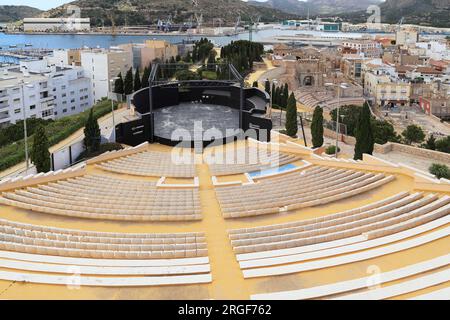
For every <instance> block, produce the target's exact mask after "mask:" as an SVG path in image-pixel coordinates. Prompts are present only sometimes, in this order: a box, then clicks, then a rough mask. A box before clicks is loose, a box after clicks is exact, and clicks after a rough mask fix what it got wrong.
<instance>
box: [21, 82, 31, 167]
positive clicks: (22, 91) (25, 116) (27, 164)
mask: <svg viewBox="0 0 450 320" xmlns="http://www.w3.org/2000/svg"><path fill="white" fill-rule="evenodd" d="M19 84H20V85H21V93H22V112H23V135H24V142H25V166H26V167H25V175H28V170H29V169H30V160H29V155H28V130H27V113H26V107H25V87H28V88H33V87H34V86H33V85H30V84H28V83H25V81H24V80H23V79H22V80H20V81H19Z"/></svg>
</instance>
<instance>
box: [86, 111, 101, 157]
mask: <svg viewBox="0 0 450 320" xmlns="http://www.w3.org/2000/svg"><path fill="white" fill-rule="evenodd" d="M100 142H101V132H100V127H99V125H98V122H97V120H96V119H95V118H94V108H92V109H91V111H90V112H89V117H88V118H87V121H86V125H85V127H84V147H85V148H86V151H87V152H88V153H92V152H96V151H98V150H99V149H100Z"/></svg>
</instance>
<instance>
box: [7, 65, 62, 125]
mask: <svg viewBox="0 0 450 320" xmlns="http://www.w3.org/2000/svg"><path fill="white" fill-rule="evenodd" d="M50 91H51V90H50V88H49V83H48V78H47V77H46V76H44V75H41V74H29V73H22V72H21V71H20V69H19V68H14V69H10V70H4V71H3V72H2V74H1V76H0V127H4V126H7V125H9V124H15V123H16V122H17V121H19V120H23V119H24V117H27V118H42V119H45V120H48V119H54V102H53V101H54V99H53V96H52V95H51V94H50Z"/></svg>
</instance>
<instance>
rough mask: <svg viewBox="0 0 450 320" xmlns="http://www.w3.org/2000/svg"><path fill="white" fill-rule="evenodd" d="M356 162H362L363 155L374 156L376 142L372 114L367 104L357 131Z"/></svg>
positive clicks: (360, 117)
mask: <svg viewBox="0 0 450 320" xmlns="http://www.w3.org/2000/svg"><path fill="white" fill-rule="evenodd" d="M355 138H356V146H355V160H362V159H363V154H364V153H366V154H372V153H373V148H374V145H375V140H374V137H373V133H372V125H371V114H370V109H369V105H368V104H367V102H366V103H365V104H364V107H363V109H362V112H361V114H360V116H359V120H358V123H357V125H356V130H355Z"/></svg>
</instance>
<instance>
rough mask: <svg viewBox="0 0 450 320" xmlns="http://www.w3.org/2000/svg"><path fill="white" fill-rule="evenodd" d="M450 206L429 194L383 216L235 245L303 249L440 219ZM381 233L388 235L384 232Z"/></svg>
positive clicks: (357, 217)
mask: <svg viewBox="0 0 450 320" xmlns="http://www.w3.org/2000/svg"><path fill="white" fill-rule="evenodd" d="M409 199H413V198H412V197H411V198H409ZM449 203H450V197H447V196H445V197H444V198H442V199H440V200H438V197H437V196H436V195H428V196H426V197H425V198H423V199H418V200H415V201H414V200H413V201H412V202H411V203H405V204H404V205H403V206H401V207H399V208H396V209H393V210H388V211H386V212H382V213H379V212H376V211H375V212H374V211H371V212H364V213H359V214H355V215H352V216H350V217H346V218H341V219H336V220H331V221H328V222H327V223H321V224H312V225H308V226H304V227H294V228H287V229H282V230H276V231H269V232H268V235H267V236H265V235H264V234H253V237H252V238H249V239H241V240H232V241H231V244H232V245H233V247H234V248H235V249H236V251H237V252H239V253H241V251H244V250H252V249H253V250H255V251H262V250H258V248H267V246H277V245H279V244H281V243H283V242H284V243H292V244H293V243H295V245H296V246H301V245H307V244H315V243H320V242H327V241H334V240H339V239H343V238H349V237H354V236H358V235H362V234H365V233H367V232H371V231H374V230H382V229H384V228H387V227H391V226H394V225H395V226H398V225H399V224H401V223H403V222H405V221H408V220H410V219H414V218H416V217H422V218H424V217H425V215H426V214H428V213H436V215H433V217H435V218H439V217H441V216H442V215H446V214H447V213H448V206H447V205H448V204H449ZM426 222H428V221H426ZM380 234H381V235H385V234H384V233H383V232H381V231H380ZM249 236H251V235H249ZM373 238H375V237H373ZM297 240H299V241H297ZM302 240H303V241H302ZM288 245H289V244H288ZM242 247H244V248H243V249H239V248H242ZM244 252H245V251H244Z"/></svg>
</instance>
